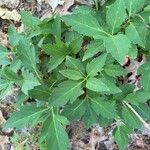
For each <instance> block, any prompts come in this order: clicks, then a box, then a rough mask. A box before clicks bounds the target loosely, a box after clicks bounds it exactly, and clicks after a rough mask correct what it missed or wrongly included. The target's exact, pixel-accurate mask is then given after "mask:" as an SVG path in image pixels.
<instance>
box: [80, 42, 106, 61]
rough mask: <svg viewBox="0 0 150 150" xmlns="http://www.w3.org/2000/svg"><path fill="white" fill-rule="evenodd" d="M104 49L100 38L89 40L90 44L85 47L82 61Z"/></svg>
mask: <svg viewBox="0 0 150 150" xmlns="http://www.w3.org/2000/svg"><path fill="white" fill-rule="evenodd" d="M102 51H104V45H103V42H102V41H100V40H93V41H91V42H90V44H89V45H88V47H87V50H86V51H85V53H84V56H83V59H82V61H85V60H86V59H88V58H91V57H93V56H94V55H96V54H97V53H98V52H102Z"/></svg>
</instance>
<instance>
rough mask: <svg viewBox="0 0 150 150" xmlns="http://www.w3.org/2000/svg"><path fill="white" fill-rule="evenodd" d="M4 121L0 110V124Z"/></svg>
mask: <svg viewBox="0 0 150 150" xmlns="http://www.w3.org/2000/svg"><path fill="white" fill-rule="evenodd" d="M5 122H6V120H5V118H4V117H3V114H2V112H1V110H0V126H1V125H3V124H4V123H5Z"/></svg>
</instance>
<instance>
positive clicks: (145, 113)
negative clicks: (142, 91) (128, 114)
mask: <svg viewBox="0 0 150 150" xmlns="http://www.w3.org/2000/svg"><path fill="white" fill-rule="evenodd" d="M133 108H134V109H135V111H136V112H137V113H138V114H139V115H140V116H141V117H142V118H144V119H146V120H150V107H149V106H148V104H140V105H136V106H133Z"/></svg>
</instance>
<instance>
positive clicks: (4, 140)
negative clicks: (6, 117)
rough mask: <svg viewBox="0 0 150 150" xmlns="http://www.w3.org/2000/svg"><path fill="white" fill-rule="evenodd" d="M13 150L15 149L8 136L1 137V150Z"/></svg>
mask: <svg viewBox="0 0 150 150" xmlns="http://www.w3.org/2000/svg"><path fill="white" fill-rule="evenodd" d="M8 149H9V150H13V147H12V146H11V144H10V141H9V137H8V136H1V135H0V150H8Z"/></svg>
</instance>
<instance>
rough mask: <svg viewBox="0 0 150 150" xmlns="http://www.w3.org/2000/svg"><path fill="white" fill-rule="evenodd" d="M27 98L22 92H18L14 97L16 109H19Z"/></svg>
mask: <svg viewBox="0 0 150 150" xmlns="http://www.w3.org/2000/svg"><path fill="white" fill-rule="evenodd" d="M28 98H29V96H27V95H25V94H24V93H23V92H22V91H19V93H18V94H17V96H16V107H17V108H20V107H21V106H22V105H23V103H24V102H25V101H27V100H28Z"/></svg>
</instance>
